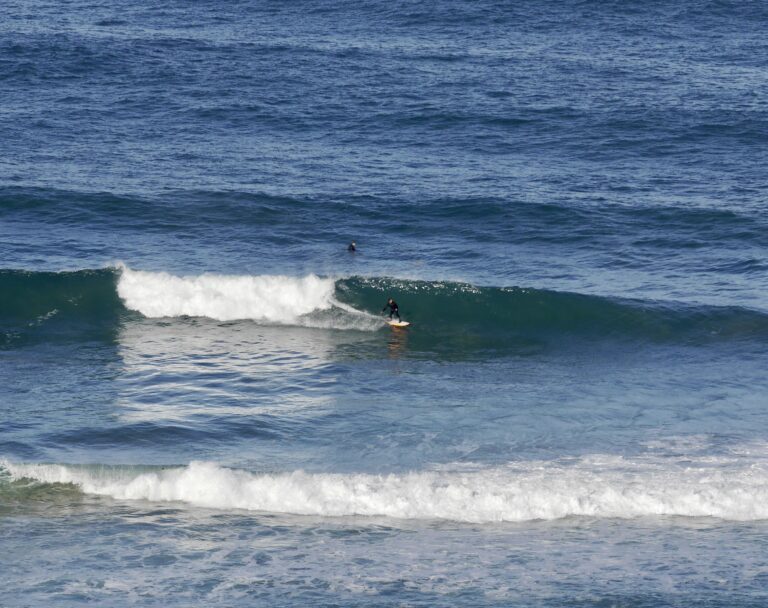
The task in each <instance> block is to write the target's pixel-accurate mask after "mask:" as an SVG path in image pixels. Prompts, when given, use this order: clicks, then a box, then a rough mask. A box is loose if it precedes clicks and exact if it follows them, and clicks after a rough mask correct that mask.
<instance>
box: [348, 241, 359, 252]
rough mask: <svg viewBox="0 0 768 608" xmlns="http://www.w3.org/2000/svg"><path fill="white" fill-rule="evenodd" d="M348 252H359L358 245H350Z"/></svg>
mask: <svg viewBox="0 0 768 608" xmlns="http://www.w3.org/2000/svg"><path fill="white" fill-rule="evenodd" d="M347 251H349V252H350V253H354V252H355V251H357V245H355V241H352V242H351V243H350V244H349V247H347Z"/></svg>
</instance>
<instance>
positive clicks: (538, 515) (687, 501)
mask: <svg viewBox="0 0 768 608" xmlns="http://www.w3.org/2000/svg"><path fill="white" fill-rule="evenodd" d="M685 462H687V463H688V464H687V465H686V464H684V463H683V461H680V462H679V463H675V464H672V465H670V464H669V463H664V464H660V463H658V462H657V463H654V462H647V461H641V460H638V461H630V460H625V459H623V458H620V457H592V458H585V459H582V460H579V461H576V462H574V463H569V464H564V463H558V462H532V463H525V464H518V465H514V466H512V465H510V466H508V467H500V468H494V469H484V470H475V471H463V472H458V471H455V470H454V471H424V472H414V473H407V474H391V475H368V474H310V473H304V472H301V471H297V472H292V473H285V474H274V475H268V474H254V473H250V472H246V471H241V470H233V469H228V468H224V467H221V466H218V465H216V464H213V463H209V462H192V463H190V464H189V466H186V467H176V468H170V469H162V470H152V471H147V470H137V469H130V468H119V467H117V468H103V467H102V468H93V467H78V466H67V465H55V464H54V465H48V464H12V463H7V462H6V463H2V466H3V468H5V469H6V471H7V472H8V474H10V476H11V477H12V478H14V479H21V478H31V479H34V480H36V481H38V482H43V483H71V484H75V485H77V486H79V487H80V488H81V489H82V491H83V492H86V493H89V494H97V495H103V496H111V497H113V498H116V499H123V500H148V501H161V502H162V501H182V502H186V503H189V504H192V505H197V506H201V507H207V508H214V509H247V510H256V511H266V512H273V513H293V514H302V515H316V516H349V515H365V516H387V517H393V518H403V519H446V520H454V521H464V522H476V523H482V522H501V521H529V520H552V519H559V518H563V517H568V516H589V517H599V518H633V517H641V516H686V517H715V518H721V519H725V520H741V521H749V520H760V519H767V518H768V468H766V467H765V466H764V465H759V464H756V463H752V464H750V465H739V464H734V463H733V462H723V461H719V460H717V459H711V458H710V459H706V460H702V461H701V462H697V463H691V462H690V461H685Z"/></svg>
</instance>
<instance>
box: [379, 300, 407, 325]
mask: <svg viewBox="0 0 768 608" xmlns="http://www.w3.org/2000/svg"><path fill="white" fill-rule="evenodd" d="M387 308H389V318H390V319H391V318H392V315H396V316H397V320H398V321H402V319H401V318H400V310H399V309H398V307H397V302H395V301H394V300H392V301H391V302H387V305H386V306H385V307H384V308H382V309H381V312H384V311H385V310H387Z"/></svg>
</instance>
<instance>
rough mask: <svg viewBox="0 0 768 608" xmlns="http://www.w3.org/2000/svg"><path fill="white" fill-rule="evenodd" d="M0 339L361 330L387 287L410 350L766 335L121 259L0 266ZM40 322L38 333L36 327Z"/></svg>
mask: <svg viewBox="0 0 768 608" xmlns="http://www.w3.org/2000/svg"><path fill="white" fill-rule="evenodd" d="M0 293H3V294H5V296H4V298H2V299H0V343H2V341H3V339H4V340H5V342H6V343H7V342H9V341H11V339H12V337H13V336H15V335H19V334H23V333H25V332H26V333H30V332H33V331H37V332H38V334H39V335H40V336H41V337H42V339H45V337H46V336H49V335H51V332H50V331H49V330H52V329H53V328H55V327H60V328H61V327H66V324H67V323H69V322H72V323H73V326H74V327H75V329H76V330H78V331H79V330H80V328H81V327H82V326H85V325H89V326H94V325H98V326H99V327H100V328H102V329H105V328H106V329H109V328H110V327H111V328H114V327H115V326H116V325H117V321H118V320H119V319H121V318H122V317H124V316H125V315H126V314H129V313H131V312H132V313H133V314H137V313H138V314H141V315H143V316H145V317H150V318H159V317H162V318H175V317H184V316H187V317H206V318H210V319H214V320H217V321H235V320H250V321H253V322H256V323H262V324H270V325H297V326H306V327H321V328H333V329H357V330H365V331H372V330H376V329H378V328H381V327H382V326H383V322H382V320H381V317H380V316H379V315H380V310H381V306H382V305H383V303H384V301H386V298H387V297H389V296H393V297H395V298H396V299H397V300H398V301H399V303H400V310H401V313H402V314H403V316H404V317H405V318H406V319H407V320H409V321H412V322H413V327H414V328H415V332H414V334H413V337H412V341H411V348H412V349H416V350H419V349H423V350H425V351H430V352H437V351H440V350H445V349H452V348H460V349H462V351H466V350H467V349H468V350H470V351H475V350H483V349H504V348H509V347H514V346H515V345H518V346H519V345H521V344H540V343H543V342H547V343H551V344H557V343H559V342H560V341H562V340H563V339H568V338H569V337H573V338H576V339H577V340H579V341H581V340H585V339H589V340H595V339H604V338H612V339H621V340H641V341H651V342H669V343H702V342H711V341H723V340H759V341H760V342H761V343H763V342H765V340H768V314H766V312H764V311H760V310H754V309H749V308H742V307H736V306H728V307H719V306H700V305H693V304H686V303H674V302H655V301H645V300H629V299H622V298H610V297H603V296H594V295H584V294H578V293H568V292H558V291H550V290H538V289H531V288H524V287H481V286H477V285H472V284H469V283H458V282H450V281H416V280H406V279H395V278H388V277H348V278H341V279H333V278H328V277H318V276H315V275H311V274H310V275H306V276H303V277H291V276H278V275H254V276H247V275H240V276H237V275H219V274H202V275H197V276H175V275H172V274H169V273H167V272H148V271H139V270H133V269H130V268H127V267H124V266H123V267H120V268H109V269H100V270H82V271H77V272H26V271H17V270H0ZM46 331H49V333H45V332H46Z"/></svg>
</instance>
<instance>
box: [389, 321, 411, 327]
mask: <svg viewBox="0 0 768 608" xmlns="http://www.w3.org/2000/svg"><path fill="white" fill-rule="evenodd" d="M387 324H388V325H389V326H390V327H408V326H409V325H410V323H408V321H395V320H392V321H387Z"/></svg>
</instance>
